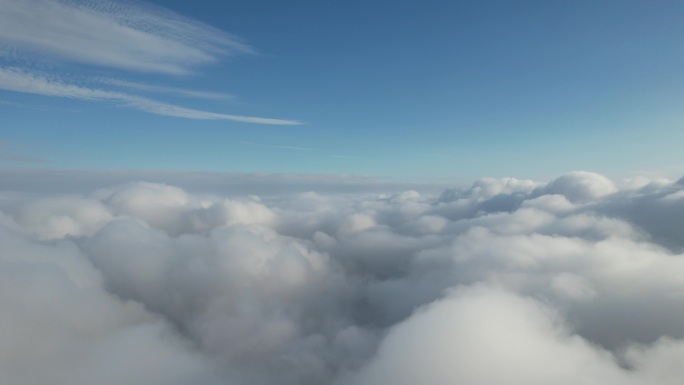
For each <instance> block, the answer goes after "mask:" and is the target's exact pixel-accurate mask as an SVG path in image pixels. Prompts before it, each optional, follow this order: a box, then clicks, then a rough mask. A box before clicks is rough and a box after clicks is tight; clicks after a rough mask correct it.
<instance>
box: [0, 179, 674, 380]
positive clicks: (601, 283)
mask: <svg viewBox="0 0 684 385" xmlns="http://www.w3.org/2000/svg"><path fill="white" fill-rule="evenodd" d="M683 249H684V183H682V182H681V181H680V182H672V181H667V180H646V179H635V180H633V181H631V182H630V183H622V184H620V185H616V184H615V183H614V182H613V181H611V180H609V179H607V178H605V177H603V176H601V175H597V174H593V173H588V172H576V173H570V174H567V175H563V176H560V177H559V178H557V179H555V180H553V181H551V182H549V183H539V182H534V181H527V180H518V179H513V178H509V179H482V180H479V181H477V182H475V183H474V184H473V185H472V186H471V187H470V188H467V189H460V190H447V191H445V192H443V193H442V194H441V195H438V196H428V195H421V194H420V193H418V192H415V191H404V192H398V193H396V194H392V195H379V194H367V193H356V194H349V193H346V194H333V193H326V194H320V193H315V192H308V193H298V194H289V195H282V196H277V195H271V196H262V197H258V196H253V195H252V196H228V197H226V196H219V195H211V194H191V193H189V192H187V191H186V190H183V189H181V188H178V187H174V186H169V185H164V184H155V183H143V182H136V183H128V184H122V185H117V186H114V187H109V188H102V189H99V190H96V191H92V192H84V193H82V194H68V195H67V194H46V195H43V196H36V195H35V194H32V195H30V196H29V195H25V194H19V193H16V192H5V193H0V341H2V343H1V344H0V383H3V384H4V383H7V384H16V385H36V384H38V385H41V384H50V385H62V384H63V385H67V384H68V385H74V384H105V385H106V384H128V385H149V384H153V385H154V384H159V385H162V384H164V385H167V384H171V385H174V384H177V385H185V384H209V385H212V384H216V385H219V384H245V385H252V384H254V385H257V384H258V385H262V384H263V385H270V384H285V385H289V384H292V385H294V384H304V385H307V384H312V385H313V384H333V385H365V384H368V385H371V384H373V385H375V384H397V385H402V384H426V385H437V384H440V385H441V384H483V385H488V384H502V383H506V384H526V385H535V384H539V385H541V384H544V385H546V384H550V383H553V384H573V385H575V384H607V385H610V384H616V385H617V384H620V385H622V384H628V385H630V384H656V385H660V384H663V385H665V384H679V383H681V378H682V377H684V369H683V367H682V365H681V362H683V361H684V323H682V322H681V320H682V319H684V273H683V272H684V256H683V255H682V251H683Z"/></svg>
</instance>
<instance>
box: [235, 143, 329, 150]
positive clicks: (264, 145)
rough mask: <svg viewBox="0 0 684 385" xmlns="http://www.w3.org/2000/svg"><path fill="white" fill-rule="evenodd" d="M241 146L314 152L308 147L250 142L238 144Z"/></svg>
mask: <svg viewBox="0 0 684 385" xmlns="http://www.w3.org/2000/svg"><path fill="white" fill-rule="evenodd" d="M240 143H241V144H246V145H248V146H254V147H264V148H275V149H278V150H290V151H316V149H315V148H308V147H297V146H278V145H269V144H261V143H252V142H240Z"/></svg>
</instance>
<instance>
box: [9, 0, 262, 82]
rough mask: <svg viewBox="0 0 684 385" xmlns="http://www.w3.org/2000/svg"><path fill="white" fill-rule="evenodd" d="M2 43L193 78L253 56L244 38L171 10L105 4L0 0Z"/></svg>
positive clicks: (102, 1) (75, 59) (77, 59)
mask: <svg viewBox="0 0 684 385" xmlns="http://www.w3.org/2000/svg"><path fill="white" fill-rule="evenodd" d="M0 45H8V46H10V47H13V48H14V49H18V50H20V51H24V52H28V53H34V54H38V55H50V56H56V57H59V58H61V59H63V60H67V61H72V62H78V63H86V64H94V65H98V66H105V67H113V68H120V69H125V70H132V71H142V72H157V73H166V74H188V73H191V72H193V69H194V68H195V67H197V66H200V65H204V64H209V63H213V62H217V61H218V60H219V59H220V58H223V57H226V56H230V55H235V54H244V53H252V52H253V50H252V48H251V47H249V46H248V45H246V44H244V43H243V42H241V41H240V40H239V39H237V38H235V37H233V36H230V35H228V34H226V33H225V32H222V31H220V30H218V29H216V28H213V27H211V26H208V25H206V24H204V23H201V22H198V21H194V20H191V19H188V18H184V17H182V16H180V15H177V14H175V13H173V12H171V11H168V10H166V9H163V8H160V7H155V6H150V5H143V4H139V3H132V2H126V3H120V2H118V3H115V2H111V1H106V0H89V1H73V0H63V1H49V0H22V1H15V0H0Z"/></svg>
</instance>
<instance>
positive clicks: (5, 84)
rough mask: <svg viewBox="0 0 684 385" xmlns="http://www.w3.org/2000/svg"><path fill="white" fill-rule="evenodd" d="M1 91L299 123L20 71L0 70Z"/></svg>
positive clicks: (202, 116) (169, 112) (189, 115)
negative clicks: (200, 107) (204, 108)
mask: <svg viewBox="0 0 684 385" xmlns="http://www.w3.org/2000/svg"><path fill="white" fill-rule="evenodd" d="M0 89H4V90H7V91H15V92H23V93H30V94H38V95H45V96H56V97H65V98H73V99H81V100H89V101H110V102H115V103H117V104H119V105H122V106H126V107H129V108H134V109H137V110H140V111H145V112H149V113H152V114H156V115H164V116H174V117H179V118H186V119H198V120H230V121H236V122H243V123H257V124H271V125H296V124H301V123H300V122H298V121H296V120H286V119H272V118H261V117H256V116H242V115H231V114H222V113H216V112H208V111H202V110H196V109H192V108H186V107H181V106H177V105H173V104H168V103H164V102H160V101H157V100H153V99H149V98H146V97H142V96H137V95H131V94H127V93H123V92H114V91H106V90H101V89H96V88H88V87H82V86H79V85H74V84H67V83H64V82H62V81H61V80H59V79H54V78H50V77H49V76H47V75H45V74H38V73H31V72H27V71H24V70H21V69H18V68H4V69H0Z"/></svg>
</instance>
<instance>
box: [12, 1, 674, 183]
mask: <svg viewBox="0 0 684 385" xmlns="http://www.w3.org/2000/svg"><path fill="white" fill-rule="evenodd" d="M162 6H163V7H164V8H162ZM683 17H684V3H682V2H679V1H655V2H645V1H600V2H597V1H572V2H569V1H566V2H561V1H518V2H511V1H488V2H477V1H469V2H465V1H450V2H442V1H439V2H438V1H433V2H417V1H345V2H314V1H308V2H302V1H287V2H284V1H240V2H236V1H213V0H212V1H201V2H187V1H163V2H161V1H160V2H158V3H157V4H155V3H137V2H136V3H133V2H109V1H72V0H64V1H60V2H55V1H48V0H22V1H19V0H0V64H1V66H0V114H1V115H0V116H1V117H2V119H1V120H0V167H3V168H59V169H108V170H111V169H140V170H184V171H188V170H190V171H219V172H249V173H253V172H263V173H317V174H370V175H378V176H384V177H393V178H400V179H406V180H415V181H439V182H443V181H450V180H454V181H469V180H472V179H474V178H477V177H481V176H492V177H502V176H517V177H525V178H535V179H544V178H549V177H551V176H555V175H558V174H561V173H564V172H568V171H572V170H591V171H597V172H601V173H604V174H606V175H610V176H614V177H621V176H626V175H631V174H634V173H656V174H658V173H660V174H666V175H672V176H675V177H676V176H678V175H679V174H678V173H679V172H680V170H681V167H682V166H684V161H682V157H681V143H684V130H682V125H683V123H684V108H682V104H683V102H684V76H683V75H684V49H683V48H682V47H684V26H683V24H682V23H681V20H682V19H683Z"/></svg>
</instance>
